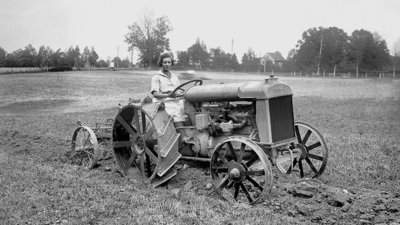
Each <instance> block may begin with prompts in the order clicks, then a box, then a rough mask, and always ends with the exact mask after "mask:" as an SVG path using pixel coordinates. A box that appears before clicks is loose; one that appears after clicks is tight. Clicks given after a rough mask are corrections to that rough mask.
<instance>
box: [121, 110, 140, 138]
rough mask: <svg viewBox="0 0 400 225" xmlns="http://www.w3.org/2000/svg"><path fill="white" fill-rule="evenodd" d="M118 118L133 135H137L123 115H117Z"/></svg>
mask: <svg viewBox="0 0 400 225" xmlns="http://www.w3.org/2000/svg"><path fill="white" fill-rule="evenodd" d="M117 120H118V121H119V122H120V123H121V124H122V126H123V127H124V128H125V129H126V130H127V131H128V132H129V134H131V135H132V136H134V137H136V136H137V135H136V132H135V131H134V130H133V129H132V127H131V126H129V124H128V123H127V122H126V121H125V120H124V118H122V116H121V115H118V116H117Z"/></svg>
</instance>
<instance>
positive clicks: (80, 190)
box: [0, 71, 400, 224]
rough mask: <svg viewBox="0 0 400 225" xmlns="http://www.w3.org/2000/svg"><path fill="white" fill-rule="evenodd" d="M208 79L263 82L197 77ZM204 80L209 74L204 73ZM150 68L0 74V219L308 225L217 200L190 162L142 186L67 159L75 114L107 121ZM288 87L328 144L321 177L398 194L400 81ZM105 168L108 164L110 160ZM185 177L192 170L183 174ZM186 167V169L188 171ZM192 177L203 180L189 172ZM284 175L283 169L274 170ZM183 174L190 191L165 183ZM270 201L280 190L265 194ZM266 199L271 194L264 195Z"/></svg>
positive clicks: (266, 209)
mask: <svg viewBox="0 0 400 225" xmlns="http://www.w3.org/2000/svg"><path fill="white" fill-rule="evenodd" d="M199 76H201V77H203V78H208V79H210V80H205V84H207V83H219V82H242V81H244V80H248V79H264V77H262V76H256V75H252V76H245V75H243V74H223V73H203V74H199ZM211 78H212V79H211ZM150 79H151V72H149V71H147V72H138V71H136V72H132V71H85V72H64V73H24V74H10V75H1V76H0V124H1V125H0V221H2V223H3V224H25V223H31V224H266V223H267V224H268V223H270V224H296V223H305V224H308V223H311V220H310V219H308V218H305V217H304V218H303V217H302V218H293V217H290V216H288V215H286V214H282V213H279V210H275V209H273V208H271V207H270V206H269V204H260V205H257V206H253V207H249V206H247V205H242V204H234V205H231V204H229V203H227V202H225V201H222V200H220V199H219V198H218V196H216V195H215V193H214V192H213V191H209V190H206V189H205V188H204V184H205V183H206V182H210V181H211V178H210V177H209V176H207V175H204V174H205V173H206V172H207V169H206V167H204V166H203V167H201V166H200V167H199V168H195V167H189V169H188V170H187V171H185V172H181V173H178V175H177V177H175V178H173V180H171V182H170V184H169V185H168V186H166V187H162V188H158V189H149V188H148V187H145V186H144V185H142V184H141V183H139V182H137V181H136V180H132V179H126V178H123V177H121V176H120V174H119V173H117V172H115V171H114V170H112V171H110V172H109V171H105V170H104V167H105V166H106V165H105V164H100V167H98V168H96V169H94V170H90V171H87V170H84V169H82V168H80V167H77V166H73V165H69V164H68V163H67V162H66V160H65V153H66V152H67V151H68V149H69V147H70V140H71V136H72V132H73V131H74V129H75V128H76V126H75V122H76V120H78V119H79V120H81V121H83V122H85V123H86V124H88V125H90V126H94V124H95V123H96V122H103V121H105V120H106V119H107V118H113V117H114V116H115V114H116V112H117V111H118V104H119V103H120V104H122V105H124V104H125V103H126V102H127V100H128V99H129V98H142V97H144V96H146V95H147V92H148V90H149V89H150ZM281 80H282V81H284V82H286V83H288V84H289V85H290V86H291V87H292V89H293V92H294V94H295V96H294V110H295V119H296V120H298V121H303V122H307V123H310V124H312V125H313V126H315V127H316V128H318V130H319V131H320V132H321V133H322V134H323V136H324V137H325V138H326V141H327V144H328V147H329V148H330V152H329V154H330V155H329V160H328V166H327V169H326V170H325V172H324V174H323V175H322V176H321V177H320V178H319V180H320V181H322V182H323V183H325V184H328V185H332V186H335V187H339V188H345V189H347V190H351V191H352V192H354V193H360V192H363V191H364V190H366V189H373V190H380V191H387V192H391V193H398V194H400V164H399V163H398V160H399V159H400V147H399V145H400V140H399V136H400V135H399V134H400V119H399V118H400V80H390V79H381V80H371V79H363V80H361V79H359V80H357V79H340V78H338V79H332V78H326V79H321V78H298V77H282V78H281ZM107 163H108V164H107V166H110V167H112V168H114V165H113V163H112V161H110V162H107ZM188 174H190V175H188ZM193 174H194V176H193ZM196 176H197V177H198V178H201V179H196ZM279 176H284V175H279ZM189 180H191V181H192V182H193V186H194V188H193V191H188V192H182V193H181V195H180V196H178V197H177V196H174V195H173V194H172V193H171V192H170V189H171V188H172V187H179V188H183V186H184V185H185V184H186V183H187V182H188V181H189ZM271 198H272V199H275V198H279V196H272V197H271ZM271 201H272V200H271Z"/></svg>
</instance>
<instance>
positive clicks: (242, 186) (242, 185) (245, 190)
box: [240, 183, 253, 203]
mask: <svg viewBox="0 0 400 225" xmlns="http://www.w3.org/2000/svg"><path fill="white" fill-rule="evenodd" d="M240 187H241V188H242V190H243V192H244V194H245V195H246V197H247V199H248V200H249V202H250V203H252V202H253V199H252V198H251V196H250V194H249V192H248V191H247V189H246V187H245V186H244V184H243V183H240Z"/></svg>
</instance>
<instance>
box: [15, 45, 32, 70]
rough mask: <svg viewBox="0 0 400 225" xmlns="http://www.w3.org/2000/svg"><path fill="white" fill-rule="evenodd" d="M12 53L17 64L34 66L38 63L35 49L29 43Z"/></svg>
mask: <svg viewBox="0 0 400 225" xmlns="http://www.w3.org/2000/svg"><path fill="white" fill-rule="evenodd" d="M13 54H14V55H15V58H16V60H17V65H18V66H21V67H34V66H37V64H38V63H37V52H36V49H35V48H34V47H33V46H32V45H31V44H28V45H27V46H26V47H25V49H24V50H22V49H18V50H17V51H15V52H14V53H13Z"/></svg>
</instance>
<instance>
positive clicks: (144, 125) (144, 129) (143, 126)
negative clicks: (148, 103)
mask: <svg viewBox="0 0 400 225" xmlns="http://www.w3.org/2000/svg"><path fill="white" fill-rule="evenodd" d="M142 131H143V133H144V132H146V114H144V113H143V112H142Z"/></svg>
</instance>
